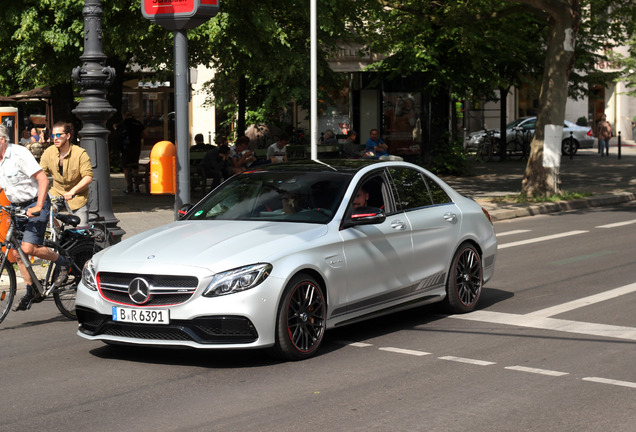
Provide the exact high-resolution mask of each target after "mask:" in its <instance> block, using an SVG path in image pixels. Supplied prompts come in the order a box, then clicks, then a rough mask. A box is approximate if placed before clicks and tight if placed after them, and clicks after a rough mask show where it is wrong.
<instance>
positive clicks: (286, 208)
mask: <svg viewBox="0 0 636 432" xmlns="http://www.w3.org/2000/svg"><path fill="white" fill-rule="evenodd" d="M351 178H352V175H351V174H345V173H338V172H289V171H266V170H264V171H251V172H246V173H243V174H240V175H237V176H234V177H232V178H231V179H229V180H228V181H227V182H225V183H223V184H222V185H221V186H220V187H219V188H217V189H216V190H215V191H214V192H213V193H212V194H211V195H208V196H207V197H206V198H204V200H203V201H201V202H200V203H198V204H197V205H196V206H195V207H194V208H193V209H192V210H191V211H190V212H189V213H188V215H187V216H186V218H185V219H189V220H242V221H246V220H251V221H264V220H265V221H284V222H309V223H327V222H329V221H330V220H331V218H332V217H333V214H334V213H335V211H336V210H337V208H338V205H339V204H340V201H341V200H342V196H343V194H344V192H345V190H346V188H347V186H348V184H349V182H350V181H351Z"/></svg>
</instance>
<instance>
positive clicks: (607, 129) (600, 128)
mask: <svg viewBox="0 0 636 432" xmlns="http://www.w3.org/2000/svg"><path fill="white" fill-rule="evenodd" d="M596 136H597V137H598V148H599V150H600V152H601V157H603V156H604V153H605V154H606V155H607V156H609V142H610V138H612V125H611V124H610V123H609V122H608V121H607V116H606V115H605V114H603V115H602V116H601V120H599V122H598V124H597V125H596Z"/></svg>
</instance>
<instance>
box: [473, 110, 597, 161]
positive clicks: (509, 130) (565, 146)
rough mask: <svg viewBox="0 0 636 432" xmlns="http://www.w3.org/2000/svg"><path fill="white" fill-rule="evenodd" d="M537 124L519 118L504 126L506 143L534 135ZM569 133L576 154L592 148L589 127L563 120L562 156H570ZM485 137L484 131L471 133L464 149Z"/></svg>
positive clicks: (592, 141)
mask: <svg viewBox="0 0 636 432" xmlns="http://www.w3.org/2000/svg"><path fill="white" fill-rule="evenodd" d="M536 123H537V118H536V117H521V118H518V119H517V120H514V121H511V122H510V123H508V124H507V125H506V142H510V141H512V140H514V139H515V138H517V137H518V135H522V134H523V133H524V132H527V133H529V135H530V136H532V135H534V129H535V126H536ZM570 132H572V139H573V140H572V150H573V152H574V153H573V154H576V152H577V151H578V149H586V148H593V147H594V142H595V140H596V138H594V132H593V130H592V128H591V127H590V126H579V125H577V124H575V123H572V122H571V121H568V120H565V121H564V124H563V142H562V144H561V152H562V154H564V155H569V154H570V140H569V138H570ZM484 135H485V132H484V131H477V132H473V133H471V134H469V135H468V137H467V138H466V143H465V147H476V146H477V144H478V143H479V141H480V140H481V139H482V138H483V136H484ZM500 136H501V134H500V132H499V129H495V130H494V137H495V138H496V139H497V140H498V139H499V138H500Z"/></svg>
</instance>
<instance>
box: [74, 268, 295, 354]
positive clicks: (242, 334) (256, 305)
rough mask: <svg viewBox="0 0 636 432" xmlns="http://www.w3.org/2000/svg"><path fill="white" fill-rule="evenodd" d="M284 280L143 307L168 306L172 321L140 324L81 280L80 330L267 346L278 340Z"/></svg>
mask: <svg viewBox="0 0 636 432" xmlns="http://www.w3.org/2000/svg"><path fill="white" fill-rule="evenodd" d="M283 283H284V281H280V280H278V279H277V278H276V277H272V276H270V277H269V278H268V279H267V280H266V281H264V282H263V283H262V284H260V285H259V286H257V287H255V288H253V289H250V290H247V291H244V292H240V293H236V294H229V295H226V296H220V297H213V298H207V297H203V296H201V295H200V292H201V291H202V290H201V289H199V290H197V293H195V294H194V295H193V296H192V298H190V300H188V301H186V302H185V303H183V304H179V305H170V306H157V307H153V306H149V307H138V308H136V309H139V310H153V309H169V311H170V322H169V324H140V323H128V322H121V321H115V320H113V316H112V313H113V306H123V307H130V306H129V305H122V304H118V303H115V302H112V301H108V300H105V299H104V298H103V297H102V296H101V295H100V294H99V292H96V291H92V290H89V289H88V288H86V287H85V286H84V285H83V284H82V283H80V284H79V286H78V289H77V298H76V301H75V307H76V310H77V319H78V323H79V326H78V332H77V334H78V335H79V336H81V337H83V338H85V339H89V340H101V341H105V342H112V343H119V344H129V345H153V346H166V347H170V346H172V347H192V348H203V349H219V348H220V349H222V348H264V347H269V346H272V345H273V344H274V341H275V324H276V315H277V305H278V303H279V298H278V296H279V293H280V291H281V287H282V286H283Z"/></svg>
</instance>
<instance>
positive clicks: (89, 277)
mask: <svg viewBox="0 0 636 432" xmlns="http://www.w3.org/2000/svg"><path fill="white" fill-rule="evenodd" d="M82 282H84V285H85V286H86V288H88V289H90V290H92V291H97V278H96V277H95V266H94V264H93V260H92V259H89V260H88V261H86V264H84V268H83V269H82Z"/></svg>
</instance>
